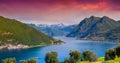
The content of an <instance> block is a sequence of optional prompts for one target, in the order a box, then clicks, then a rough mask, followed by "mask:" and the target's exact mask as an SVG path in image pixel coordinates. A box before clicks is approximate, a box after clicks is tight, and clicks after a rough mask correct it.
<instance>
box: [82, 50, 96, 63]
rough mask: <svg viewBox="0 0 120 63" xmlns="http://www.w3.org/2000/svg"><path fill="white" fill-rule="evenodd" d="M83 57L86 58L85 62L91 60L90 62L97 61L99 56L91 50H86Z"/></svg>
mask: <svg viewBox="0 0 120 63" xmlns="http://www.w3.org/2000/svg"><path fill="white" fill-rule="evenodd" d="M83 57H84V60H89V61H90V62H93V61H97V58H98V56H97V55H96V54H95V53H93V52H91V51H89V50H86V51H84V52H83Z"/></svg>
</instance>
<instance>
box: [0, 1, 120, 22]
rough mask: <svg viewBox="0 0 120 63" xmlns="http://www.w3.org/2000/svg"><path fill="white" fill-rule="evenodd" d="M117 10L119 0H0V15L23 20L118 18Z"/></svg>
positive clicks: (71, 20)
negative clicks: (104, 16)
mask: <svg viewBox="0 0 120 63" xmlns="http://www.w3.org/2000/svg"><path fill="white" fill-rule="evenodd" d="M119 11H120V0H0V15H3V16H8V17H13V18H16V19H19V20H22V21H24V22H25V21H26V22H32V21H33V22H35V23H38V22H40V23H47V22H48V23H54V22H55V21H57V22H63V21H64V22H65V23H74V21H80V20H82V18H84V17H86V16H90V15H97V16H103V15H108V16H111V17H116V16H117V18H116V19H118V18H119V17H118V16H119V15H120V12H119ZM113 13H114V16H112V15H113ZM43 21H44V22H43Z"/></svg>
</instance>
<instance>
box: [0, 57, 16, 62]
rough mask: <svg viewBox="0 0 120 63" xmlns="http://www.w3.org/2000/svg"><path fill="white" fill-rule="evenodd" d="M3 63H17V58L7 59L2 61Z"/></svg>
mask: <svg viewBox="0 0 120 63" xmlns="http://www.w3.org/2000/svg"><path fill="white" fill-rule="evenodd" d="M2 63H16V59H15V58H6V59H3V60H2Z"/></svg>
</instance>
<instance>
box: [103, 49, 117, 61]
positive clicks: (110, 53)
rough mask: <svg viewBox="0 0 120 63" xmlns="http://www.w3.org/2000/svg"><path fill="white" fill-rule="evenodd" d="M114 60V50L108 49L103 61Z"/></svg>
mask: <svg viewBox="0 0 120 63" xmlns="http://www.w3.org/2000/svg"><path fill="white" fill-rule="evenodd" d="M114 59H115V50H114V49H108V50H107V51H106V53H105V60H114Z"/></svg>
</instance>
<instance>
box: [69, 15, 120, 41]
mask: <svg viewBox="0 0 120 63" xmlns="http://www.w3.org/2000/svg"><path fill="white" fill-rule="evenodd" d="M119 22H120V21H115V20H113V19H111V18H109V17H107V16H103V17H95V16H91V17H89V18H85V19H83V20H82V21H81V22H80V23H79V24H78V25H77V26H76V27H75V28H74V29H73V30H72V32H71V33H70V34H68V35H67V37H76V38H78V39H84V40H112V41H120V23H119Z"/></svg>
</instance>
